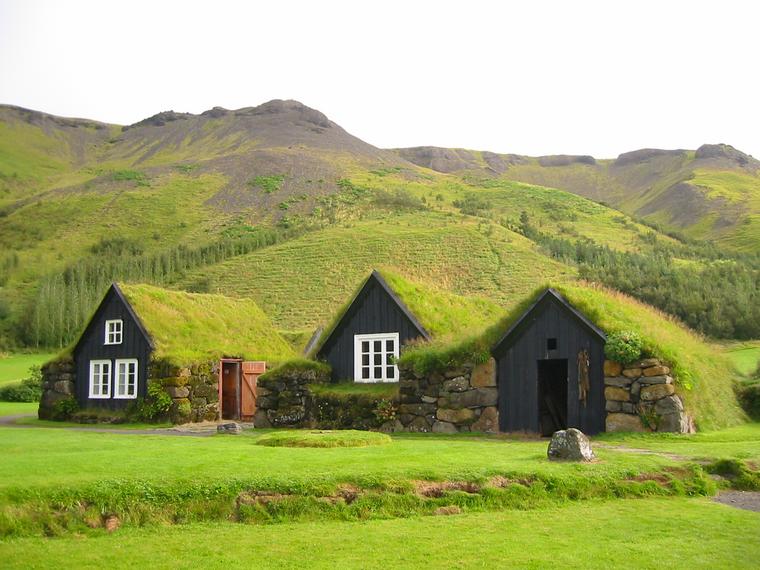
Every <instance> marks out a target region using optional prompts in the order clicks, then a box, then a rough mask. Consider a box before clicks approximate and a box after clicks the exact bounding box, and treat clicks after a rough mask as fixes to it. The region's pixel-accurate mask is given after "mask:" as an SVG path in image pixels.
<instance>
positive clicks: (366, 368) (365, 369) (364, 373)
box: [362, 366, 369, 380]
mask: <svg viewBox="0 0 760 570" xmlns="http://www.w3.org/2000/svg"><path fill="white" fill-rule="evenodd" d="M362 380H369V366H364V367H362Z"/></svg>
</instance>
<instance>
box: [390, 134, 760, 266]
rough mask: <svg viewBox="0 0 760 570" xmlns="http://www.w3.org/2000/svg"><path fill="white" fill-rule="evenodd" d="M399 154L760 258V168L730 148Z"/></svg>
mask: <svg viewBox="0 0 760 570" xmlns="http://www.w3.org/2000/svg"><path fill="white" fill-rule="evenodd" d="M396 152H397V153H398V154H399V155H400V156H402V157H404V158H405V159H407V160H410V161H411V162H413V163H415V164H417V165H420V166H424V167H427V168H431V169H433V170H436V171H438V172H445V173H451V174H455V175H459V176H477V177H488V178H493V179H498V180H514V181H520V182H527V183H531V184H538V185H541V186H544V187H549V188H558V189H562V190H566V191H569V192H572V193H574V194H578V195H580V196H584V197H587V198H591V199H592V200H595V201H598V202H604V203H607V204H611V205H613V206H615V207H616V208H620V209H621V210H623V211H624V212H627V213H628V214H631V215H635V216H639V217H643V218H645V219H647V220H648V221H650V222H655V223H657V224H659V225H661V226H662V227H664V228H667V229H669V230H671V231H678V232H681V233H683V234H685V235H687V236H689V237H691V238H695V239H709V240H717V242H718V243H720V244H721V245H723V246H724V247H726V248H730V249H732V250H735V251H743V252H758V251H760V161H758V160H756V159H754V158H752V157H751V156H749V155H746V154H744V153H742V152H741V151H739V150H736V149H734V148H733V147H731V146H729V145H703V146H702V147H700V148H699V149H697V150H696V151H686V150H658V149H641V150H638V151H633V152H628V153H624V154H621V155H620V156H619V157H618V158H617V159H615V160H597V159H594V158H593V157H590V156H566V155H558V156H544V157H537V158H536V157H526V156H518V155H497V154H494V153H486V152H479V151H469V150H464V149H431V148H430V147H421V148H417V149H399V150H397V151H396ZM431 156H434V157H435V158H431Z"/></svg>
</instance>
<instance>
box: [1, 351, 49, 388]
mask: <svg viewBox="0 0 760 570" xmlns="http://www.w3.org/2000/svg"><path fill="white" fill-rule="evenodd" d="M53 356H54V355H53V354H12V355H10V356H7V357H5V358H0V386H2V385H3V384H10V383H12V382H18V381H19V380H23V379H24V378H26V377H27V376H28V375H29V374H28V372H29V367H30V366H35V365H36V366H40V365H42V364H44V363H45V362H47V361H48V360H50V359H51V358H52V357H53Z"/></svg>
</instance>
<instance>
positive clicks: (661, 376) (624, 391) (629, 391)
mask: <svg viewBox="0 0 760 570" xmlns="http://www.w3.org/2000/svg"><path fill="white" fill-rule="evenodd" d="M604 386H605V387H604V397H605V399H606V410H607V420H606V429H607V431H638V432H642V431H660V432H676V433H693V432H694V431H695V428H694V422H693V421H692V420H691V418H690V417H689V416H688V414H687V413H686V412H685V410H684V406H683V401H682V400H681V398H680V396H678V395H677V394H676V393H675V392H676V390H675V386H674V384H673V377H672V376H671V375H670V368H669V367H668V366H667V365H666V364H665V363H663V362H662V361H661V360H658V359H656V358H647V359H645V360H641V361H639V362H636V363H634V364H630V365H628V366H625V367H624V366H622V365H621V364H619V363H617V362H613V361H611V360H607V361H606V362H605V363H604Z"/></svg>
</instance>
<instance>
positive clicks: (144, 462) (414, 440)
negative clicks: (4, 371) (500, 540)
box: [0, 428, 675, 494]
mask: <svg viewBox="0 0 760 570" xmlns="http://www.w3.org/2000/svg"><path fill="white" fill-rule="evenodd" d="M10 429H11V428H9V429H8V430H6V431H3V432H2V434H3V437H2V439H0V455H2V456H3V457H4V458H5V461H3V462H2V463H0V494H1V493H3V492H9V491H11V492H12V491H13V490H14V489H19V488H20V487H22V488H27V489H29V488H62V487H72V486H74V487H76V486H78V485H84V484H88V483H97V482H102V481H104V480H121V481H126V480H132V481H135V480H140V481H151V482H158V483H161V484H171V483H174V482H177V481H183V480H186V479H188V478H192V479H193V480H194V481H214V480H225V479H230V478H232V479H234V478H243V479H248V480H250V481H252V482H253V483H254V484H255V485H258V486H260V487H263V488H270V487H275V488H278V487H283V486H284V487H288V486H293V485H296V486H303V485H306V486H309V485H316V484H321V483H326V484H336V483H340V482H345V481H349V482H356V483H360V484H363V485H365V484H366V485H374V484H379V483H380V482H383V481H392V480H405V479H439V480H444V479H471V478H484V477H488V476H490V475H494V474H499V473H502V474H503V473H518V474H528V473H531V474H541V475H546V476H552V475H557V474H569V475H571V476H572V477H590V476H599V477H623V476H626V475H627V474H632V473H633V474H635V473H639V472H642V471H648V470H657V469H659V468H662V467H663V466H668V465H675V463H674V462H673V461H671V460H669V459H667V458H663V457H659V456H656V455H634V456H630V455H629V454H623V453H620V452H617V451H613V450H602V451H601V452H600V456H601V457H602V458H603V459H604V461H601V462H599V463H591V464H587V465H574V466H567V465H561V464H556V463H548V462H547V461H546V460H545V453H546V445H547V443H546V441H541V440H537V441H519V440H510V439H500V438H488V437H487V438H475V439H473V438H467V437H461V436H451V437H444V436H430V435H423V436H416V437H415V436H413V435H402V436H397V437H394V438H393V443H392V444H390V445H385V446H377V447H365V448H348V449H287V448H270V447H264V446H259V445H256V440H257V438H258V437H259V435H261V434H264V433H267V432H266V430H257V431H256V433H254V434H244V435H242V436H240V437H224V436H217V437H204V438H195V437H176V436H152V435H151V436H146V435H121V434H108V433H87V432H81V431H67V430H60V429H56V430H52V429H31V428H30V429H23V428H12V431H10ZM135 449H139V453H134V452H133V451H134V450H135ZM28 450H34V452H31V453H30V452H29V451H28ZM167 458H171V461H167ZM433 458H434V460H433ZM19 482H23V483H22V484H21V485H20V484H19Z"/></svg>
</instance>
